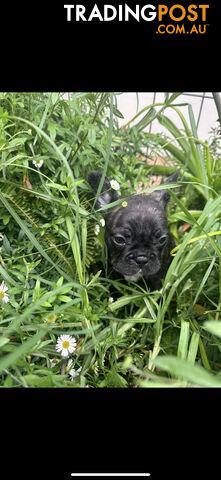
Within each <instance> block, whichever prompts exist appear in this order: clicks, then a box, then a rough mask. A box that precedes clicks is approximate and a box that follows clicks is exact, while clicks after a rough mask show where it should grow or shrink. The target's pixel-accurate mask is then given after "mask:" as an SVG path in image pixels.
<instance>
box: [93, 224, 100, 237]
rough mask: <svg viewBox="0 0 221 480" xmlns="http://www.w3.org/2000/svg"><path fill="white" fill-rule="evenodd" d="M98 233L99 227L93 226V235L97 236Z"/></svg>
mask: <svg viewBox="0 0 221 480" xmlns="http://www.w3.org/2000/svg"><path fill="white" fill-rule="evenodd" d="M99 232H100V225H95V227H94V233H95V235H98V233H99Z"/></svg>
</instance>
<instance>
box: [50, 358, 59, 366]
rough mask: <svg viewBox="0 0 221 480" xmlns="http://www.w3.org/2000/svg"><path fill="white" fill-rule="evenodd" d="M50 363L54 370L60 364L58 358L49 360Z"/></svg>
mask: <svg viewBox="0 0 221 480" xmlns="http://www.w3.org/2000/svg"><path fill="white" fill-rule="evenodd" d="M49 362H50V367H51V368H53V367H54V366H55V365H56V363H58V362H59V360H58V359H57V358H52V359H50V358H49Z"/></svg>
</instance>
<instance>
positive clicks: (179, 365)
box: [153, 355, 221, 388]
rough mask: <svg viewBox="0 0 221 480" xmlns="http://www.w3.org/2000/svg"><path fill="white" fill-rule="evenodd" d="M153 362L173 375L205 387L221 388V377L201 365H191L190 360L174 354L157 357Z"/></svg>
mask: <svg viewBox="0 0 221 480" xmlns="http://www.w3.org/2000/svg"><path fill="white" fill-rule="evenodd" d="M153 363H154V364H155V365H156V366H157V367H158V368H161V369H162V370H166V371H167V372H169V373H170V374H171V375H172V376H175V377H179V378H181V379H185V380H187V381H189V382H190V383H193V384H194V385H198V386H203V387H219V388H221V378H220V377H217V376H216V375H213V374H211V373H209V372H208V371H207V370H205V369H204V368H203V367H201V366H200V365H191V363H190V362H189V361H188V360H183V359H181V358H177V357H173V356H172V355H167V356H164V357H163V356H162V357H159V356H158V357H157V358H155V359H153Z"/></svg>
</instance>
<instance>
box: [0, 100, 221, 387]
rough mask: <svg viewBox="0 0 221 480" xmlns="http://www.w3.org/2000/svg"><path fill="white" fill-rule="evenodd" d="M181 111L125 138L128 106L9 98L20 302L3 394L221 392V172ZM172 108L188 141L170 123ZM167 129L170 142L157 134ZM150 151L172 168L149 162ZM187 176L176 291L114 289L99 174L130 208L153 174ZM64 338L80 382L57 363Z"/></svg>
mask: <svg viewBox="0 0 221 480" xmlns="http://www.w3.org/2000/svg"><path fill="white" fill-rule="evenodd" d="M178 97H179V93H174V94H171V95H169V94H166V95H165V102H162V103H161V104H160V105H159V104H156V105H150V106H147V107H146V108H145V109H143V110H141V111H140V112H138V113H137V114H136V116H135V117H134V118H133V119H131V121H130V122H128V123H127V124H126V125H125V128H123V129H120V128H119V126H118V122H117V119H118V117H120V118H121V117H122V114H121V112H119V110H118V106H117V98H118V95H117V94H115V95H114V94H112V93H110V94H109V93H75V94H69V98H68V99H67V100H65V99H64V98H63V96H62V94H58V93H52V94H38V93H28V94H25V93H20V94H19V93H17V94H16V93H7V94H1V95H0V151H1V164H0V168H1V177H0V187H1V188H0V210H1V219H2V223H1V228H0V232H1V239H2V240H1V242H2V246H1V251H0V261H1V263H0V282H2V281H3V280H4V281H5V283H6V284H7V287H8V290H7V293H8V295H9V302H8V303H4V302H3V301H2V300H1V312H0V378H1V380H0V382H1V387H10V388H12V387H13V388H24V387H25V388H28V387H52V388H53V387H55V388H56V387H61V386H62V387H67V388H76V387H98V388H103V387H120V388H125V387H132V386H141V387H147V388H152V387H183V388H184V387H186V386H193V387H197V386H206V387H220V386H221V377H220V374H219V369H220V365H221V353H220V352H221V341H220V326H219V322H220V307H221V267H220V255H221V248H220V245H221V243H220V235H219V233H220V230H221V229H220V212H221V200H220V198H221V197H220V190H221V185H220V182H219V181H218V174H219V171H220V167H219V165H220V163H219V162H218V158H219V157H218V153H216V152H214V150H213V151H212V148H211V147H210V145H209V143H207V142H202V141H201V140H200V139H199V138H198V136H197V128H196V123H195V119H194V115H193V111H192V108H191V105H183V104H179V103H175V102H177V99H178ZM158 107H160V110H157V108H158ZM181 107H182V108H183V107H184V108H185V107H186V108H187V115H186V116H185V115H184V113H183V112H181V110H180V108H181ZM171 108H172V109H173V110H174V111H175V112H176V113H177V115H178V117H179V119H181V121H182V124H183V129H182V131H181V130H179V129H178V128H177V127H176V125H175V124H174V123H173V122H171V120H170V119H169V117H168V116H166V110H167V109H171ZM153 120H157V121H158V122H159V129H160V125H163V126H164V127H166V129H167V131H168V134H169V135H168V137H165V136H161V135H157V136H156V135H153V134H152V135H151V134H149V133H146V131H144V129H145V128H146V126H147V125H150V123H151V122H152V121H153ZM132 121H133V127H131V124H132ZM134 122H135V123H134ZM136 122H137V123H136ZM148 145H151V149H152V153H153V154H156V153H158V154H160V155H161V156H162V155H163V156H164V157H165V166H163V167H162V166H158V165H153V166H149V165H148V164H146V163H144V162H143V161H140V159H139V158H140V155H141V154H142V152H143V150H142V149H143V147H146V146H148ZM36 159H42V160H43V162H44V163H43V165H42V166H41V167H39V168H38V167H36V166H35V165H34V164H33V161H35V160H36ZM168 159H169V160H170V166H168V167H167V160H168ZM171 161H172V163H173V167H171ZM137 167H139V168H137ZM178 167H179V168H180V167H181V175H180V178H179V181H178V182H177V183H176V184H168V186H166V188H168V191H170V194H171V202H170V207H169V211H168V218H169V224H170V227H171V230H172V231H173V233H174V235H175V236H176V239H177V241H178V244H179V245H178V248H177V249H176V250H175V251H174V252H171V258H172V263H171V265H170V267H169V269H168V272H167V275H166V278H165V281H164V283H163V287H162V289H161V290H160V291H156V292H150V291H149V290H148V288H147V287H146V286H145V285H143V286H142V287H141V286H139V285H137V284H135V283H128V284H125V283H124V282H122V280H121V279H120V278H119V279H118V280H113V279H112V278H111V276H109V273H108V272H107V271H106V270H105V262H106V251H105V245H104V229H103V227H102V226H101V224H100V219H101V217H102V210H101V211H99V212H97V207H96V197H94V196H93V194H92V192H91V190H90V188H89V186H88V185H87V182H86V177H87V174H88V171H89V170H92V169H98V170H100V171H102V173H103V177H104V176H105V175H106V174H107V175H108V176H109V177H111V178H115V179H116V180H117V181H118V182H119V183H120V185H121V193H122V194H123V196H125V197H126V195H127V194H128V193H129V192H130V189H133V188H135V187H136V186H137V185H138V182H139V181H142V182H143V183H144V184H145V191H147V192H148V191H151V189H150V188H149V187H148V180H147V179H148V174H151V173H160V172H162V171H163V173H164V174H165V175H167V174H169V173H171V170H172V171H174V170H175V169H176V168H178ZM135 172H136V175H135ZM128 180H129V181H130V183H131V187H130V188H129V189H128ZM101 186H102V182H100V188H101ZM158 188H162V187H158ZM97 195H98V194H97ZM96 224H99V226H100V232H99V234H98V235H97V236H96V235H95V233H94V227H95V225H96ZM184 225H187V227H188V228H187V231H186V233H185V229H183V226H184ZM217 232H218V233H217ZM172 255H174V256H173V257H172ZM102 263H103V268H102ZM64 333H67V334H69V335H72V336H74V337H75V338H76V340H77V350H76V352H75V354H73V355H72V356H71V359H72V367H73V368H75V370H77V369H79V368H81V371H80V375H77V376H76V377H75V378H74V379H71V377H70V375H69V371H70V368H72V367H70V366H68V365H67V361H66V360H65V359H64V358H62V357H61V355H60V353H58V352H57V351H56V349H55V345H56V341H57V338H58V336H60V335H61V334H64ZM54 359H56V360H57V363H55V362H54V366H53V367H52V366H51V361H52V360H54Z"/></svg>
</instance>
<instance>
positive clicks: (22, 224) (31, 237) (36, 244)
mask: <svg viewBox="0 0 221 480" xmlns="http://www.w3.org/2000/svg"><path fill="white" fill-rule="evenodd" d="M0 201H1V202H2V203H3V205H4V206H5V208H7V210H8V211H9V213H10V214H11V215H12V217H13V218H14V219H15V221H16V222H17V223H18V225H19V226H20V228H21V229H22V230H23V232H24V233H25V235H26V236H27V237H28V238H29V240H30V241H31V243H32V245H33V246H34V247H35V248H36V249H37V250H38V252H39V253H40V254H41V255H42V256H43V257H44V258H45V259H46V260H47V261H48V262H49V263H51V265H53V267H54V268H55V269H56V270H57V271H58V272H59V273H60V275H61V276H63V277H64V278H65V279H66V280H67V281H71V280H72V278H71V277H70V276H69V275H67V274H66V272H64V271H63V270H62V269H61V268H60V267H58V265H56V263H54V262H53V260H52V259H51V258H50V257H49V256H48V254H47V253H46V252H45V250H44V249H43V247H42V246H41V244H40V243H39V242H38V240H37V239H36V238H35V236H34V235H33V233H32V232H31V230H30V229H29V228H28V227H27V225H26V222H25V221H24V220H22V219H21V218H20V217H19V215H18V214H17V212H16V211H15V210H14V208H13V207H12V206H11V205H10V204H9V202H8V201H7V199H6V198H5V197H4V196H3V195H2V194H1V193H0Z"/></svg>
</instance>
